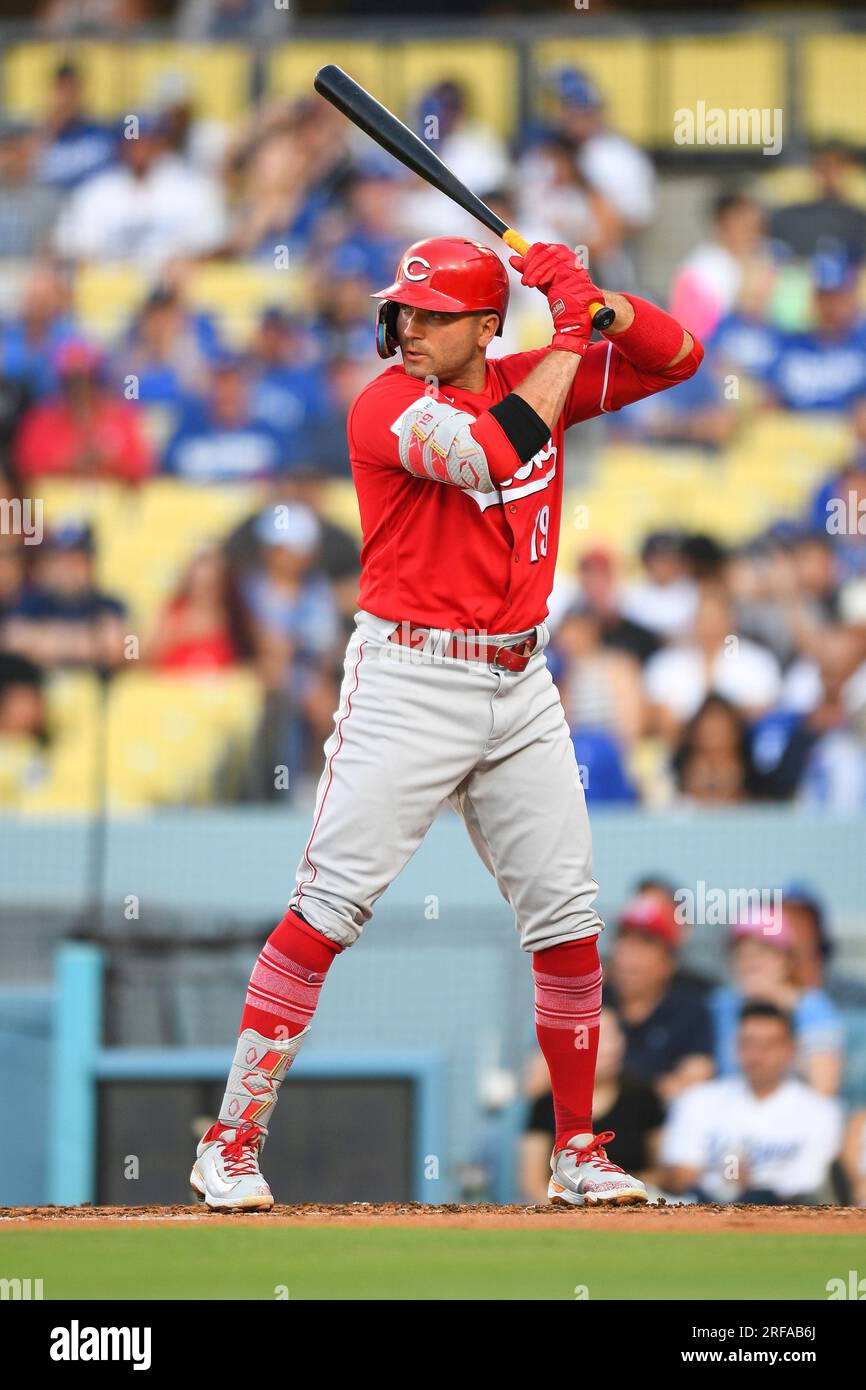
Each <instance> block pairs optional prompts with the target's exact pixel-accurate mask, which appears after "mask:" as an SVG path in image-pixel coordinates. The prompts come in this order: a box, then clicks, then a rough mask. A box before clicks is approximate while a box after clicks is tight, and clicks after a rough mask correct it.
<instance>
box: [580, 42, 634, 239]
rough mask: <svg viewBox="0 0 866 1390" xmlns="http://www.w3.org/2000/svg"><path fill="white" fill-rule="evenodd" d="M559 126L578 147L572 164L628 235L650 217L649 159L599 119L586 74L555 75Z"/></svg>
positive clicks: (597, 99) (599, 102) (595, 93)
mask: <svg viewBox="0 0 866 1390" xmlns="http://www.w3.org/2000/svg"><path fill="white" fill-rule="evenodd" d="M557 96H558V97H559V103H560V118H559V124H560V127H561V128H562V129H563V130H564V131H565V133H566V134H567V135H568V136H569V137H570V138H571V139H572V140H574V142H575V144H576V145H577V147H578V155H577V166H578V169H579V170H580V173H581V174H582V175H583V177H584V178H585V179H586V182H587V183H588V184H589V187H590V188H594V189H595V190H596V192H597V193H600V194H601V195H602V197H603V198H605V199H606V200H607V202H608V203H609V204H610V205H611V207H612V208H614V209H615V211H616V213H617V215H618V216H619V218H620V220H621V229H620V230H621V233H622V235H623V236H625V237H628V236H631V235H633V234H634V233H635V232H639V231H641V230H642V229H643V228H644V227H647V226H649V224H650V222H652V220H653V217H654V216H655V207H656V176H655V169H654V168H653V164H652V160H651V159H649V157H648V156H647V155H645V154H644V152H643V150H640V149H638V147H637V145H634V144H632V142H631V140H627V139H626V137H625V136H624V135H620V134H619V132H618V131H615V130H611V129H610V127H609V126H608V125H607V123H606V121H605V118H604V101H603V98H602V95H601V93H600V91H599V90H598V88H597V87H596V85H595V83H594V82H593V81H592V80H591V78H589V77H587V75H586V74H585V73H583V72H578V71H577V70H576V69H575V68H565V69H564V70H563V71H562V72H560V73H558V74H557Z"/></svg>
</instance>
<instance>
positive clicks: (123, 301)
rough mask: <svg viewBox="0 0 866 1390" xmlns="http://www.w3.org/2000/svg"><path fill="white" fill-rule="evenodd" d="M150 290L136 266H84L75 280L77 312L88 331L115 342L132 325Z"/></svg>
mask: <svg viewBox="0 0 866 1390" xmlns="http://www.w3.org/2000/svg"><path fill="white" fill-rule="evenodd" d="M146 292H147V290H146V286H145V283H144V281H143V279H142V277H141V275H140V274H139V272H138V270H136V269H135V267H133V266H126V265H106V266H98V265H89V266H81V267H80V269H79V270H78V273H77V274H76V276H75V283H74V302H75V312H76V314H77V315H78V317H79V318H80V319H81V322H82V324H83V326H84V328H85V329H86V330H87V331H88V333H90V334H92V335H94V336H95V337H98V338H100V339H101V340H102V341H103V342H104V343H108V342H114V341H116V339H117V338H119V337H120V335H121V334H122V333H123V332H124V331H125V330H126V328H127V327H128V325H129V322H130V319H131V318H132V316H133V314H134V313H135V312H136V310H137V309H138V308H139V306H140V305H141V304H142V302H143V301H144V298H145V295H146Z"/></svg>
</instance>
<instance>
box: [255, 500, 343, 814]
mask: <svg viewBox="0 0 866 1390" xmlns="http://www.w3.org/2000/svg"><path fill="white" fill-rule="evenodd" d="M255 532H256V538H257V540H258V542H259V544H260V546H261V561H260V565H259V567H258V568H255V569H251V570H248V571H247V572H246V574H245V575H244V576H243V577H242V579H241V591H242V595H243V598H244V601H245V605H246V609H247V612H248V614H249V619H250V624H251V629H252V636H253V649H254V653H255V659H256V663H257V667H258V670H259V673H260V675H261V677H262V681H263V683H264V687H265V690H266V692H267V696H268V700H267V708H266V714H265V728H264V730H263V736H262V740H261V755H262V766H263V768H264V778H263V786H262V790H265V788H269V790H270V794H271V795H273V791H274V786H273V768H274V767H275V766H278V765H286V766H288V767H289V768H291V769H293V770H295V771H298V770H303V769H304V764H305V758H306V755H307V750H308V749H309V747H312V746H318V744H319V741H320V739H322V738H324V737H326V736H327V733H328V732H329V731H330V729H331V726H332V723H333V710H334V703H335V698H336V687H335V682H334V678H333V673H334V669H335V664H336V651H337V646H338V643H339V639H340V623H339V617H338V613H337V608H336V604H335V602H334V596H333V594H332V591H331V588H330V585H329V584H328V581H327V579H326V578H325V576H324V575H323V574H322V572H321V569H320V567H319V562H318V548H319V544H320V541H321V528H320V525H319V521H318V519H317V517H316V514H315V512H314V511H313V510H312V509H311V508H310V507H306V506H304V505H303V503H300V502H288V503H282V504H277V505H275V506H272V507H269V508H267V510H265V511H264V512H262V514H261V515H260V517H259V518H258V521H257V522H256V527H255ZM268 768H270V772H268Z"/></svg>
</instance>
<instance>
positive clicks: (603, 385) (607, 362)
mask: <svg viewBox="0 0 866 1390" xmlns="http://www.w3.org/2000/svg"><path fill="white" fill-rule="evenodd" d="M612 349H613V343H608V345H607V356H606V357H605V359H604V381H603V382H602V383H601V400H600V401H599V405H600V406H601V408H602V410H603V411H604V413H605V415H609V414H610V411H609V410H608V408H607V406H606V405H605V403H604V398H605V396H606V395H607V379H608V377H609V376H610V354H611V351H612Z"/></svg>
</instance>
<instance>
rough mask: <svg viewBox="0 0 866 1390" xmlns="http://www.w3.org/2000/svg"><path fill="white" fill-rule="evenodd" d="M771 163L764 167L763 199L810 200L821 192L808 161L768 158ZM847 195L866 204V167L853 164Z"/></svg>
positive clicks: (773, 203) (772, 202) (777, 201)
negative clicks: (860, 167)
mask: <svg viewBox="0 0 866 1390" xmlns="http://www.w3.org/2000/svg"><path fill="white" fill-rule="evenodd" d="M767 163H768V164H769V165H771V166H772V167H771V168H769V169H766V170H765V169H762V170H761V175H760V185H759V189H760V197H761V199H762V201H764V202H766V203H768V204H769V205H770V206H771V207H783V206H785V205H786V204H788V203H808V202H810V201H811V200H812V199H813V198H815V197H816V196H817V188H816V185H815V178H814V175H813V174H812V170H811V169H810V167H809V165H808V164H790V165H781V166H779V165H778V162H777V161H776V160H775V159H768V160H767ZM844 197H845V200H846V202H849V203H856V205H857V207H859V208H866V171H864V170H862V169H859V168H856V167H855V168H852V170H851V172H850V175H849V176H848V178H846V180H845V187H844Z"/></svg>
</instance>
